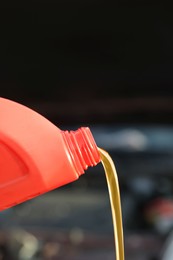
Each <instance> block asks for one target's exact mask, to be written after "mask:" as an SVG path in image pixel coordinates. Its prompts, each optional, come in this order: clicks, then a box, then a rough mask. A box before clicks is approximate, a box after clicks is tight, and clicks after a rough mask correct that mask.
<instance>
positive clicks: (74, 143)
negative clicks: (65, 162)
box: [62, 127, 101, 175]
mask: <svg viewBox="0 0 173 260" xmlns="http://www.w3.org/2000/svg"><path fill="white" fill-rule="evenodd" d="M62 135H63V138H64V142H65V143H66V146H67V149H68V153H69V155H70V157H71V160H72V162H73V165H74V167H75V169H76V171H77V173H78V174H79V175H81V174H83V173H84V171H85V170H86V169H87V168H88V166H95V165H96V164H98V163H99V162H100V160H101V158H100V154H99V151H98V148H97V145H96V143H95V141H94V138H93V135H92V133H91V131H90V129H89V128H88V127H81V128H79V129H78V130H76V131H62Z"/></svg>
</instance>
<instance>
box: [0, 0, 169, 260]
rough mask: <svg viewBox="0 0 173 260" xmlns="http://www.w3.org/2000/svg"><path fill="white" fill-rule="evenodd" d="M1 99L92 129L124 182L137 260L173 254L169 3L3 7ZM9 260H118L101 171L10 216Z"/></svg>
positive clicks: (4, 241) (5, 217)
mask: <svg viewBox="0 0 173 260" xmlns="http://www.w3.org/2000/svg"><path fill="white" fill-rule="evenodd" d="M0 6H1V7H0V26H1V30H0V95H1V96H2V97H6V98H9V99H12V100H15V101H18V102H20V103H22V104H24V105H27V106H29V107H30V108H32V109H34V110H36V111H37V112H39V113H41V114H42V115H44V116H45V117H47V118H48V119H49V120H51V121H52V122H53V123H54V124H56V125H57V126H58V127H60V128H61V129H67V130H73V129H77V128H78V127H79V126H89V127H90V128H91V131H92V133H93V135H94V137H95V140H96V142H97V144H98V146H99V147H102V148H104V149H105V150H107V151H108V152H109V153H110V155H111V156H112V158H113V160H114V162H115V165H116V168H117V171H118V176H119V182H120V189H121V195H122V210H123V222H124V233H125V254H126V259H127V260H136V259H137V260H159V259H161V260H171V259H172V257H171V255H173V252H172V250H173V249H172V248H173V247H172V245H173V238H172V228H173V89H172V85H173V73H172V70H173V47H172V46H173V19H172V10H171V9H170V7H169V6H168V5H167V4H166V2H164V3H161V2H160V1H159V2H158V1H146V0H141V1H136V0H131V1H128V0H121V1H117V2H114V3H112V2H111V1H96V0H92V1H91V0H87V1H85V0H83V1H79V0H74V1H69V0H64V1H62V0H59V1H54V0H49V1H48V0H43V1H39V0H36V1H13V2H12V3H11V2H9V1H4V2H2V3H1V4H0ZM0 259H3V260H17V259H19V260H26V259H28V260H29V259H33V260H40V259H43V260H53V259H63V260H65V259H67V260H68V259H69V260H88V259H90V260H94V259H99V260H102V259H103V260H105V259H108V260H109V259H110V260H111V259H115V253H114V239H113V227H112V218H111V210H110V204H109V197H108V192H107V185H106V180H105V175H104V171H103V169H102V166H101V165H98V166H96V167H94V168H91V169H88V170H87V172H86V174H85V175H84V176H82V177H81V178H80V179H79V180H78V181H77V182H74V183H72V184H69V185H67V186H65V187H62V188H60V189H57V190H55V191H53V192H50V193H48V194H45V195H43V196H40V197H38V198H36V199H33V200H31V201H29V202H26V203H23V204H21V205H19V206H16V207H14V208H11V209H9V210H6V211H3V212H1V213H0Z"/></svg>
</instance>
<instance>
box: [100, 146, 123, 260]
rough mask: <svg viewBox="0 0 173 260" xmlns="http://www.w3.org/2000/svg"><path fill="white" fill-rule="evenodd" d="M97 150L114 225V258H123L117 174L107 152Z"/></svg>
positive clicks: (118, 259)
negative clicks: (104, 177)
mask: <svg viewBox="0 0 173 260" xmlns="http://www.w3.org/2000/svg"><path fill="white" fill-rule="evenodd" d="M99 152H100V156H101V160H102V164H103V167H104V170H105V174H106V180H107V184H108V191H109V198H110V204H111V210H112V219H113V226H114V238H115V250H116V260H124V237H123V224H122V213H121V200H120V191H119V184H118V176H117V172H116V169H115V165H114V163H113V161H112V159H111V157H110V156H109V154H108V153H107V152H106V151H104V150H103V149H100V148H99Z"/></svg>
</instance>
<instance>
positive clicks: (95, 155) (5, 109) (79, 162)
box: [0, 98, 100, 210]
mask: <svg viewBox="0 0 173 260" xmlns="http://www.w3.org/2000/svg"><path fill="white" fill-rule="evenodd" d="M98 162H100V154H99V152H98V149H97V146H96V144H95V141H94V138H93V136H92V134H91V132H90V130H89V128H87V127H82V128H80V129H78V130H77V131H70V132H68V131H61V130H60V129H59V128H57V127H56V126H55V125H53V124H52V123H51V122H50V121H48V120H47V119H46V118H44V117H43V116H41V115H40V114H38V113H36V112H34V111H33V110H31V109H29V108H27V107H25V106H23V105H20V104H18V103H16V102H13V101H10V100H7V99H4V98H0V210H3V209H6V208H9V207H11V206H14V205H16V204H18V203H21V202H23V201H25V200H28V199H31V198H33V197H35V196H38V195H39V194H42V193H45V192H47V191H49V190H52V189H55V188H57V187H59V186H62V185H64V184H67V183H69V182H72V181H74V180H76V179H78V177H79V176H80V175H81V174H83V173H84V170H86V169H87V167H88V166H94V165H96V164H97V163H98Z"/></svg>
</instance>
